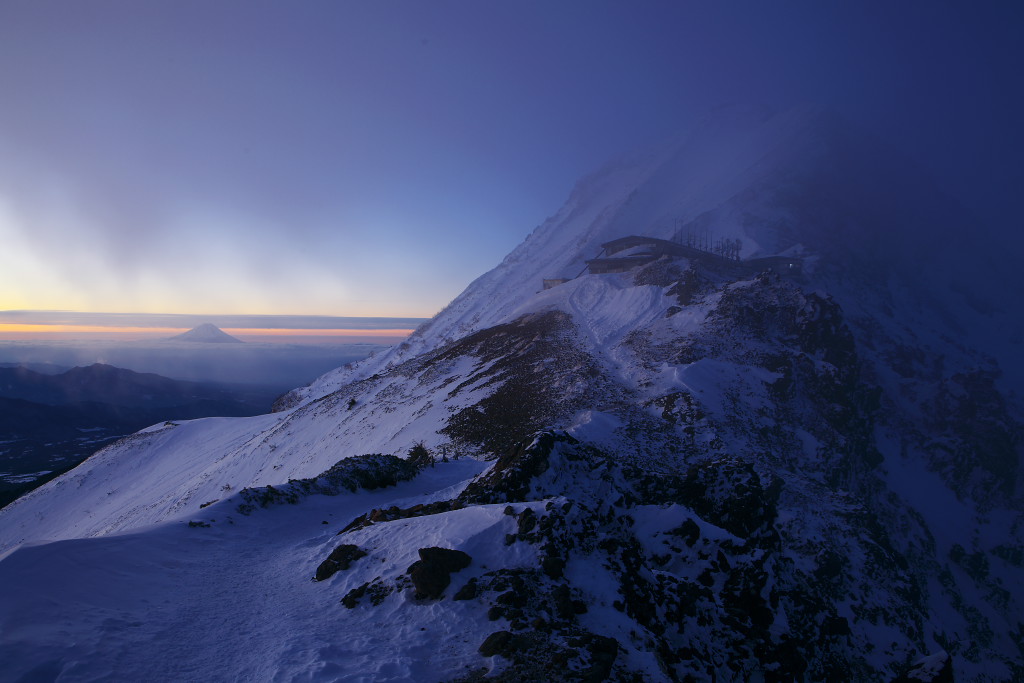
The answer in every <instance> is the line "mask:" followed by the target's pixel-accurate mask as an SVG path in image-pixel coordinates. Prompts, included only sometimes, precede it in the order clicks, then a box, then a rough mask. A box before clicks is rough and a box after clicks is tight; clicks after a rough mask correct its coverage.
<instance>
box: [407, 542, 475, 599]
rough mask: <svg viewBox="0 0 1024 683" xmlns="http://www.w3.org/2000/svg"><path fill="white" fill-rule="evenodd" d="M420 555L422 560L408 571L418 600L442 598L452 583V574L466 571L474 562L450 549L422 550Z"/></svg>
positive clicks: (414, 563) (458, 551) (464, 554)
mask: <svg viewBox="0 0 1024 683" xmlns="http://www.w3.org/2000/svg"><path fill="white" fill-rule="evenodd" d="M419 555H420V559H419V560H418V561H417V562H413V563H412V565H411V566H410V567H409V570H408V573H409V576H410V577H411V578H412V585H413V587H414V588H415V589H416V599H417V600H436V599H437V598H440V597H441V595H442V594H443V593H444V589H445V588H447V587H448V585H449V584H450V583H451V582H452V578H451V574H452V572H457V571H460V570H462V569H465V568H466V567H468V566H469V564H470V562H472V561H473V558H471V557H470V556H469V555H467V554H466V553H464V552H462V551H461V550H451V549H448V548H420V549H419Z"/></svg>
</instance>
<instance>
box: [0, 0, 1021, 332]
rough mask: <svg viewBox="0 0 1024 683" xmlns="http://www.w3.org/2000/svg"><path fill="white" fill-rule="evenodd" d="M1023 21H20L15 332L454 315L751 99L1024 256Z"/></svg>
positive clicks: (243, 2) (14, 46) (743, 11)
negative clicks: (497, 277) (984, 224)
mask: <svg viewBox="0 0 1024 683" xmlns="http://www.w3.org/2000/svg"><path fill="white" fill-rule="evenodd" d="M1022 8H1024V3H1018V2H971V3H967V2H961V3H946V2H932V1H929V2H924V1H911V0H906V1H901V2H863V1H858V2H827V3H822V2H797V1H793V0H788V1H787V0H780V1H778V2H761V1H758V2H714V3H712V2H692V3H691V2H602V1H591V0H587V1H577V2H570V1H561V2H560V1H554V2H553V1H551V0H545V1H543V2H523V1H516V2H501V3H499V2H490V1H470V0H465V1H462V2H445V1H435V2H419V1H417V2H413V1H411V0H409V1H401V2H399V1H388V0H384V1H375V2H369V1H367V2H338V1H335V0H325V1H318V0H303V1H302V2H286V1H285V0H280V1H273V2H268V1H258V0H216V1H214V2H210V1H208V0H166V1H158V0H147V1H144V2H138V1H136V0H122V1H110V0H83V1H81V2H78V1H71V0H65V1H61V2H57V1H52V0H3V1H2V2H0V94H2V104H0V310H5V309H6V310H10V309H64V310H84V311H145V312H154V313H166V312H173V313H238V314H242V313H253V314H257V313H275V314H301V315H314V314H322V315H349V316H352V315H356V316H358V315H368V316H370V315H372V316H428V315H431V314H433V313H434V312H436V311H437V310H438V309H440V308H441V307H442V306H444V304H445V303H447V302H448V301H449V300H450V299H451V298H452V297H453V296H454V295H456V294H457V293H458V292H459V291H461V290H462V289H463V288H464V287H465V286H466V285H467V284H468V283H469V282H470V281H471V280H472V279H473V278H474V277H476V276H478V275H480V274H481V273H483V272H485V271H486V270H488V269H489V268H491V267H492V266H494V265H495V264H496V263H497V262H498V261H499V260H500V259H501V258H502V257H503V256H504V254H505V253H507V252H508V251H509V250H510V249H511V248H512V247H514V246H515V245H516V244H518V243H519V242H520V241H521V240H522V239H523V238H524V237H525V236H526V234H528V233H529V231H530V230H532V229H533V227H535V226H536V225H537V224H539V223H540V222H542V221H543V219H544V218H545V217H546V216H548V215H550V214H552V213H554V212H555V211H556V210H557V209H558V207H559V206H560V205H561V203H562V202H563V201H564V200H565V198H566V196H567V195H568V193H569V191H570V190H571V188H572V185H573V184H574V182H575V181H576V180H577V179H578V178H579V177H580V176H581V175H583V174H584V173H587V172H589V171H591V170H594V168H595V167H597V166H599V165H600V164H601V163H603V162H604V161H605V160H607V159H609V158H610V157H613V156H615V155H617V154H619V153H621V152H624V151H627V150H629V149H631V148H634V147H637V146H644V145H649V144H652V143H656V142H657V141H658V140H661V139H664V138H667V137H671V136H672V135H673V134H674V133H676V132H678V131H679V130H680V129H682V128H685V126H687V125H688V124H689V123H690V122H691V121H693V120H694V119H695V118H697V117H699V116H701V115H702V114H703V113H704V112H706V111H707V110H708V109H710V108H712V107H714V106H717V105H719V104H722V103H727V102H734V101H744V102H758V103H767V104H769V105H772V106H774V107H777V108H783V107H786V106H789V105H792V104H795V103H799V102H804V101H816V102H822V103H825V104H830V105H832V106H834V107H835V108H836V109H838V110H839V111H840V112H841V113H843V114H845V115H846V116H847V117H848V118H850V119H852V120H853V121H854V122H857V123H860V124H862V125H864V126H867V127H869V128H871V129H874V130H875V131H877V132H878V133H879V134H880V135H882V136H883V137H885V138H888V139H889V140H891V141H894V142H897V143H898V144H900V145H902V146H903V147H904V148H905V149H906V151H907V152H908V154H910V155H912V156H914V157H917V158H918V159H919V160H920V161H921V162H922V164H923V165H924V166H926V167H928V168H929V169H930V170H931V171H932V172H933V173H934V174H935V176H936V177H937V179H938V180H939V182H940V184H941V185H943V186H945V187H947V188H949V189H950V190H951V191H953V192H954V193H955V194H958V195H960V196H961V198H962V199H963V201H964V202H965V203H966V204H967V205H968V206H969V207H970V208H973V209H974V210H975V211H977V212H978V213H979V215H981V216H982V217H983V218H984V219H985V220H987V221H990V222H992V223H994V224H1001V222H1005V223H1006V225H1007V229H1006V236H1007V239H1008V240H1009V239H1016V240H1018V241H1017V242H1016V244H1017V245H1018V246H1019V244H1020V241H1019V236H1016V231H1017V230H1018V228H1017V227H1016V226H1019V224H1020V220H1019V217H1017V215H1016V207H1015V194H1016V193H1017V191H1018V188H1019V187H1020V186H1021V181H1022V180H1024V177H1022V172H1021V170H1020V162H1019V160H1020V157H1021V152H1022V147H1024V145H1022V138H1021V132H1020V124H1019V122H1020V121H1021V120H1022V119H1024V95H1022V88H1021V87H1020V71H1021V67H1022V66H1024V47H1022V43H1024V40H1021V35H1022V32H1024V31H1022V29H1024V20H1022V16H1024V9H1022ZM1011 233H1013V234H1011Z"/></svg>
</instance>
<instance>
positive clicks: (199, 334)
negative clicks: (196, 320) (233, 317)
mask: <svg viewBox="0 0 1024 683" xmlns="http://www.w3.org/2000/svg"><path fill="white" fill-rule="evenodd" d="M167 341H184V342H200V343H204V344H241V343H243V342H242V340H241V339H238V338H236V337H232V336H231V335H230V334H228V333H227V332H225V331H224V330H222V329H220V328H219V327H217V326H216V325H214V324H212V323H203V324H202V325H198V326H197V327H193V328H192V329H191V330H189V331H188V332H182V333H181V334H177V335H175V336H173V337H169V338H168V339H167Z"/></svg>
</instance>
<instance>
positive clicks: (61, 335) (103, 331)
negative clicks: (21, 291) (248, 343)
mask: <svg viewBox="0 0 1024 683" xmlns="http://www.w3.org/2000/svg"><path fill="white" fill-rule="evenodd" d="M189 329H190V328H188V327H131V326H126V327H120V326H116V327H115V326H104V325H63V324H56V325H39V324H21V323H0V340H5V341H73V340H88V341H103V340H113V341H154V340H159V339H165V338H167V337H173V336H175V335H178V334H182V333H183V332H187V331H188V330H189ZM222 329H223V330H224V332H226V333H228V334H230V335H232V336H235V337H238V338H239V339H243V340H244V338H245V337H250V338H252V339H253V340H254V341H256V340H260V341H282V342H283V341H285V339H286V338H287V339H288V340H291V341H295V340H303V339H305V340H308V341H310V342H316V343H324V342H328V341H331V340H334V339H338V340H341V342H342V343H343V342H345V341H352V340H356V339H367V338H373V339H379V340H381V341H384V342H385V343H389V342H392V341H399V340H400V339H404V338H405V337H408V336H409V335H410V334H412V332H413V330H411V329H381V330H377V329H327V330H309V329H280V328H256V327H246V328H242V327H238V328H235V327H225V328H222Z"/></svg>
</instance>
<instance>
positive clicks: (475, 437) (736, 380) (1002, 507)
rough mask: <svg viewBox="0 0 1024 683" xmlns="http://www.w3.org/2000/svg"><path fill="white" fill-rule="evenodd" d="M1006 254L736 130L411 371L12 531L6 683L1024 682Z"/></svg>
mask: <svg viewBox="0 0 1024 683" xmlns="http://www.w3.org/2000/svg"><path fill="white" fill-rule="evenodd" d="M977 232H978V229H977V227H976V226H974V225H973V224H972V222H971V220H970V217H969V216H967V215H966V214H965V213H964V212H962V211H961V210H960V209H959V208H958V207H957V205H956V204H955V203H954V202H952V201H951V200H949V199H948V198H946V197H945V196H944V195H942V193H940V192H938V191H937V190H936V189H935V188H934V187H933V186H932V185H931V184H930V183H929V182H928V181H927V180H926V179H925V178H924V177H923V176H922V174H921V173H920V172H919V171H918V170H917V169H916V168H915V167H914V166H913V164H911V163H909V162H905V161H902V160H901V159H900V158H899V157H898V155H896V154H894V153H893V152H892V151H891V150H888V149H886V148H885V147H884V146H883V145H881V144H880V143H878V142H876V141H873V140H871V139H869V138H867V137H865V136H864V135H862V134H861V133H859V132H858V131H856V130H854V129H853V128H851V127H850V126H848V125H847V124H846V123H844V122H843V120H842V119H841V118H840V117H838V116H837V115H835V114H833V113H830V112H828V111H825V110H822V109H820V108H816V107H802V108H798V109H794V110H790V111H786V112H781V113H773V112H769V111H767V110H763V109H757V108H742V107H731V108H726V109H723V110H720V111H717V112H714V113H713V114H712V115H711V116H709V117H708V118H707V119H705V120H704V121H702V122H701V123H700V124H698V125H697V126H695V127H694V128H693V129H692V130H690V131H689V132H688V133H686V134H684V135H681V136H680V137H679V138H678V139H677V140H676V141H674V142H673V143H672V144H668V145H665V146H664V147H662V148H659V149H657V150H655V151H652V152H649V153H645V154H637V155H635V156H632V157H628V158H624V159H621V160H619V161H617V162H615V163H612V164H610V165H609V166H607V167H605V168H604V169H602V170H601V171H599V172H597V173H595V174H593V175H591V176H589V177H587V178H585V179H583V180H582V181H581V182H580V183H579V184H578V186H577V187H576V189H575V190H574V192H573V193H572V195H571V196H570V198H569V201H568V202H567V203H566V205H565V206H564V207H562V209H560V210H559V211H558V212H557V213H556V214H555V215H554V216H552V217H551V218H550V219H548V220H547V221H546V222H545V223H544V224H542V225H541V226H539V227H538V228H537V229H536V230H534V231H533V232H532V233H531V234H530V235H529V236H528V237H527V238H526V239H525V241H524V242H523V243H522V244H521V245H520V246H519V247H517V248H516V249H515V250H513V251H512V253H510V254H509V255H508V256H507V257H506V258H505V260H504V261H503V262H502V263H500V264H499V265H498V266H497V267H496V268H494V269H493V270H491V271H490V272H488V273H487V274H485V275H483V276H482V277H481V278H479V279H478V280H476V281H475V282H473V283H472V284H471V285H470V286H469V287H468V288H467V289H466V290H465V291H464V292H463V293H462V294H461V295H459V296H458V297H456V299H455V300H454V301H452V302H451V303H450V304H449V305H448V307H447V308H445V309H444V310H443V311H442V312H441V313H439V314H438V315H437V316H436V317H435V318H433V319H432V320H431V321H429V322H428V323H426V324H424V325H423V326H421V327H420V328H419V329H418V330H417V331H416V332H415V333H414V334H413V335H412V336H411V337H410V338H409V339H408V340H407V341H405V342H403V343H402V344H399V345H397V346H394V347H392V348H391V349H389V350H388V351H386V352H384V353H381V354H378V355H376V356H374V357H372V358H369V359H366V360H364V361H361V362H359V363H356V364H353V365H351V366H346V367H344V368H339V369H337V370H335V371H332V372H330V373H328V374H326V375H324V376H322V377H320V378H319V379H318V380H316V381H314V382H313V383H311V384H310V385H308V386H306V387H302V388H299V389H295V390H294V391H292V392H290V393H288V394H286V395H285V396H283V397H282V398H281V399H280V400H279V401H278V402H277V404H276V406H275V412H273V413H271V414H269V415H263V416H258V417H250V418H211V419H202V420H193V421H180V422H174V423H160V424H158V425H155V426H153V427H150V428H148V429H145V430H142V431H141V432H138V433H137V434H134V435H132V436H130V437H128V438H126V439H124V440H122V441H120V442H118V443H116V444H114V445H112V446H109V447H107V448H105V449H104V450H102V451H100V452H98V453H96V454H95V455H93V456H92V457H90V458H89V459H88V460H86V461H85V462H84V463H82V464H81V465H80V466H79V467H77V468H76V469H74V470H72V471H70V472H68V473H67V474H65V475H64V476H62V477H60V478H59V479H56V480H54V481H52V482H50V483H48V484H46V485H45V486H43V487H41V488H40V489H37V490H36V491H34V492H32V493H31V494H29V495H27V496H25V497H23V498H22V499H19V500H17V501H15V502H14V503H13V504H11V505H9V506H8V507H6V508H4V509H3V510H0V586H3V588H0V592H2V596H3V599H2V600H0V658H2V659H3V661H4V662H5V671H6V675H8V676H10V677H11V678H12V679H13V680H59V681H80V680H97V679H111V678H113V679H125V680H282V681H310V680H331V681H491V680H493V681H602V680H612V681H793V680H800V681H803V680H807V681H815V680H856V681H886V682H888V681H912V680H915V681H949V680H954V679H955V680H957V681H1006V680H1019V679H1021V678H1022V677H1024V666H1022V664H1021V662H1022V661H1024V621H1022V619H1021V617H1020V615H1021V614H1024V595H1022V594H1021V592H1020V589H1019V588H1018V587H1019V586H1020V585H1024V495H1022V494H1024V469H1022V467H1021V461H1022V441H1021V434H1022V429H1021V427H1022V410H1021V404H1020V399H1019V395H1018V393H1017V392H1018V390H1019V387H1020V384H1019V381H1020V379H1019V378H1020V377H1021V368H1020V367H1019V362H1018V361H1017V360H1016V358H1017V356H1019V353H1015V351H1018V350H1019V349H1018V346H1019V341H1014V340H1015V339H1018V340H1019V332H1020V330H1019V326H1020V324H1021V323H1020V317H1019V314H1018V312H1017V311H1016V310H1015V309H1014V308H1013V304H1012V301H1010V303H1007V302H1008V301H1009V300H1010V296H1009V294H1008V292H1012V291H1014V290H1013V282H1012V274H1010V275H1007V274H1006V272H1004V271H1003V270H1001V268H1002V264H1001V263H998V262H997V263H995V264H993V263H990V262H988V261H986V259H987V258H990V257H987V256H985V255H977V250H974V249H972V248H971V245H972V241H973V240H974V239H976V237H977ZM1007 278H1010V279H1007Z"/></svg>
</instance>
